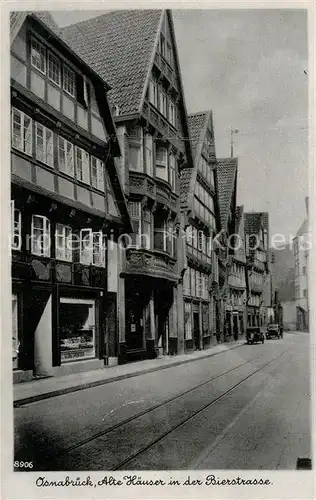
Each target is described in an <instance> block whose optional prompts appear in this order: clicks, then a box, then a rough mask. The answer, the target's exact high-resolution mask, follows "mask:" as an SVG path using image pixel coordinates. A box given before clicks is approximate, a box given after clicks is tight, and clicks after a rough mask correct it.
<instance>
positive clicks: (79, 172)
mask: <svg viewBox="0 0 316 500" xmlns="http://www.w3.org/2000/svg"><path fill="white" fill-rule="evenodd" d="M76 177H77V179H78V181H81V182H84V183H85V184H90V165H89V155H88V153H87V152H86V151H85V150H84V149H81V148H79V147H78V146H76Z"/></svg>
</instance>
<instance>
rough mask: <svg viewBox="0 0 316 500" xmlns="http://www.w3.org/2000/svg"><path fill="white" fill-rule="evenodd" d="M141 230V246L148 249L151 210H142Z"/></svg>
mask: <svg viewBox="0 0 316 500" xmlns="http://www.w3.org/2000/svg"><path fill="white" fill-rule="evenodd" d="M143 218H144V222H143V232H144V234H143V235H142V240H143V241H142V246H143V247H144V248H147V249H148V250H150V248H151V212H150V210H144V212H143Z"/></svg>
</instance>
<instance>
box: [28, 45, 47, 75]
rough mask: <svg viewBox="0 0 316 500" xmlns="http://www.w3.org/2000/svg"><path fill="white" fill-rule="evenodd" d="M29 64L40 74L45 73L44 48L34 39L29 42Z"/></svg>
mask: <svg viewBox="0 0 316 500" xmlns="http://www.w3.org/2000/svg"><path fill="white" fill-rule="evenodd" d="M31 64H32V66H34V68H36V69H38V70H39V71H41V72H42V73H44V74H45V73H46V55H45V47H44V45H42V44H41V43H40V42H38V41H37V40H36V39H35V38H32V42H31Z"/></svg>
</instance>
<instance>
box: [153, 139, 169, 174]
mask: <svg viewBox="0 0 316 500" xmlns="http://www.w3.org/2000/svg"><path fill="white" fill-rule="evenodd" d="M156 177H160V179H163V180H165V181H167V182H169V179H168V154H167V149H166V148H162V147H158V148H157V149H156Z"/></svg>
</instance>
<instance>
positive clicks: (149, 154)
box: [145, 134, 153, 177]
mask: <svg viewBox="0 0 316 500" xmlns="http://www.w3.org/2000/svg"><path fill="white" fill-rule="evenodd" d="M145 154H146V173H147V175H150V176H151V177H152V175H153V138H152V135H149V134H147V135H146V136H145Z"/></svg>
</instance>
